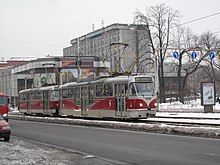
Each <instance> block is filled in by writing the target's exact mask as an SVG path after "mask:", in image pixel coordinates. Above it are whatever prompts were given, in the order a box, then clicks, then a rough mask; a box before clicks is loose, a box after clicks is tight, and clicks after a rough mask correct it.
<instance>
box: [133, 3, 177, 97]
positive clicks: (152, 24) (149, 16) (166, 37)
mask: <svg viewBox="0 0 220 165" xmlns="http://www.w3.org/2000/svg"><path fill="white" fill-rule="evenodd" d="M179 17H180V15H179V11H178V10H174V9H172V8H170V7H168V6H166V5H165V4H160V5H157V6H151V7H148V8H147V10H146V14H143V13H142V12H140V11H137V12H136V14H135V22H136V23H138V24H143V25H145V27H146V28H147V29H149V30H148V34H147V36H148V38H147V39H148V45H146V46H149V47H150V48H151V49H150V50H151V52H150V53H151V54H152V55H155V56H156V57H157V62H158V79H159V89H160V97H161V98H160V99H161V100H162V101H163V100H164V99H165V98H164V94H165V82H164V81H165V80H164V76H165V75H164V58H165V55H166V52H167V48H168V46H170V45H171V43H172V39H171V36H172V31H171V29H172V28H174V27H175V26H176V25H177V23H178V22H179Z"/></svg>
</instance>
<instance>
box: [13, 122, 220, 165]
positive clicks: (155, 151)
mask: <svg viewBox="0 0 220 165" xmlns="http://www.w3.org/2000/svg"><path fill="white" fill-rule="evenodd" d="M9 123H10V125H11V129H12V135H13V136H18V137H23V138H28V139H32V140H35V141H40V142H44V143H48V144H52V145H55V146H61V147H65V148H68V149H73V150H77V151H81V152H85V153H88V154H91V155H95V156H99V157H105V158H108V159H111V160H116V161H121V162H124V163H125V164H140V165H141V164H143V165H148V164H156V165H158V164H163V165H168V164H169V165H176V164H178V165H181V164H184V165H185V164H193V165H196V164H198V165H205V164H207V165H210V164H213V165H214V164H216V165H217V164H219V162H220V140H219V139H208V138H197V137H186V136H171V135H162V134H153V133H144V132H131V131H123V130H113V129H104V128H92V127H81V126H74V125H62V124H49V123H40V122H30V121H19V120H10V122H9Z"/></svg>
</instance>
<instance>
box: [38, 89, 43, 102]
mask: <svg viewBox="0 0 220 165" xmlns="http://www.w3.org/2000/svg"><path fill="white" fill-rule="evenodd" d="M42 98H43V92H42V91H41V92H38V99H40V100H42Z"/></svg>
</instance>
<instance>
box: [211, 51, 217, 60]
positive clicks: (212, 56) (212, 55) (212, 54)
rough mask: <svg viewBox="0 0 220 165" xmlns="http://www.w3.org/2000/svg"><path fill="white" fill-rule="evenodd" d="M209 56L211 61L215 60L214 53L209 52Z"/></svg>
mask: <svg viewBox="0 0 220 165" xmlns="http://www.w3.org/2000/svg"><path fill="white" fill-rule="evenodd" d="M209 56H210V58H211V60H212V59H213V58H215V56H216V54H215V52H210V54H209Z"/></svg>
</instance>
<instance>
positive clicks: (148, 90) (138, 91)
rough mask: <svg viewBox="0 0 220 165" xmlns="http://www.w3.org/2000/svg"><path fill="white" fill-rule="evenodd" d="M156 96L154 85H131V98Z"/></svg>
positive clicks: (139, 83) (137, 83)
mask: <svg viewBox="0 0 220 165" xmlns="http://www.w3.org/2000/svg"><path fill="white" fill-rule="evenodd" d="M153 94H154V84H153V83H142V82H136V83H132V84H131V85H130V95H131V96H152V95H153Z"/></svg>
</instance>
